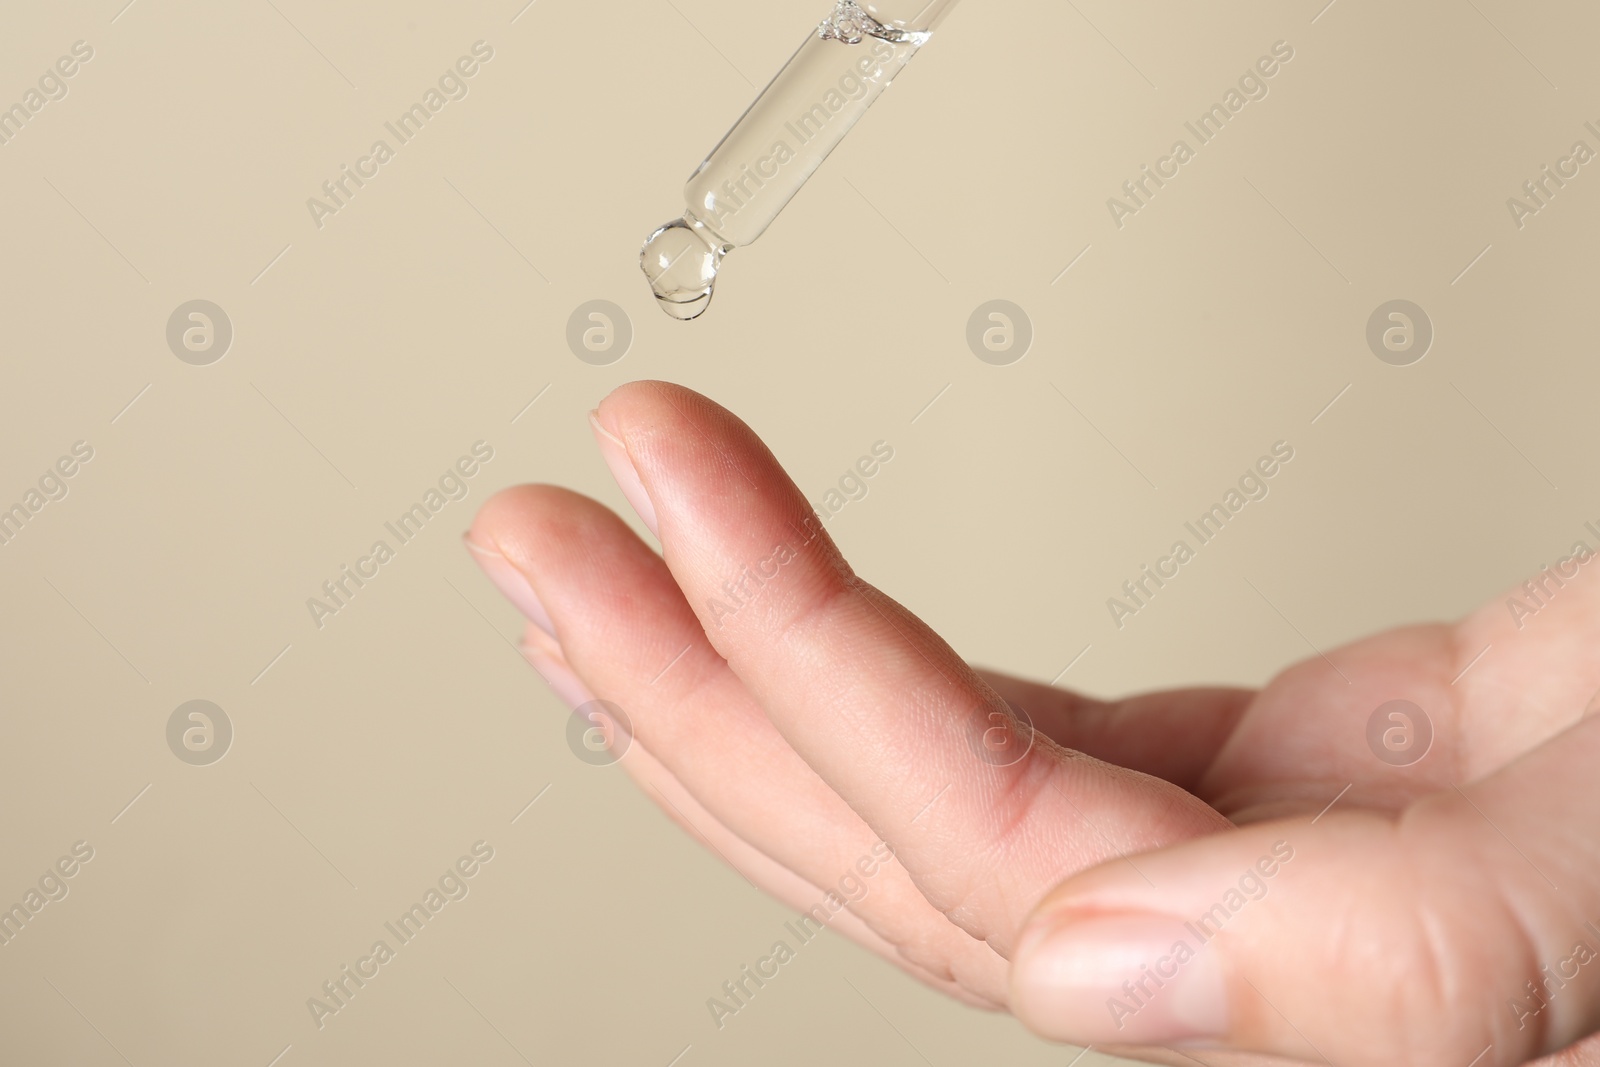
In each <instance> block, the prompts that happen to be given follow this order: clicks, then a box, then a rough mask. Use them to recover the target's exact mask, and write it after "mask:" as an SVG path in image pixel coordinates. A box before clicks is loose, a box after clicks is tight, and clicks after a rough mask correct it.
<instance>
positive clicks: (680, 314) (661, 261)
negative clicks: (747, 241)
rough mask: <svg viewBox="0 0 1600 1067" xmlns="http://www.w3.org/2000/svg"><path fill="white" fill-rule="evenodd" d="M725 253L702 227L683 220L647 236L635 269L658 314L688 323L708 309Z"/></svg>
mask: <svg viewBox="0 0 1600 1067" xmlns="http://www.w3.org/2000/svg"><path fill="white" fill-rule="evenodd" d="M727 252H728V249H727V247H726V246H724V245H722V244H721V243H720V242H717V241H716V240H714V239H713V238H712V237H711V236H710V233H709V231H707V230H706V228H705V226H704V225H702V224H701V223H699V222H698V221H696V220H694V219H691V218H689V217H687V216H685V217H684V218H681V219H675V220H673V221H672V222H669V223H667V224H666V225H665V226H663V227H661V228H660V229H659V230H657V231H656V232H655V233H653V234H651V235H650V239H649V240H648V241H646V242H645V243H644V248H643V249H642V250H641V251H640V253H639V266H640V268H641V269H642V270H643V271H644V275H645V277H646V278H648V279H649V280H650V288H651V290H652V291H653V292H654V293H655V295H656V303H657V304H659V305H660V307H661V310H662V311H664V312H666V313H667V314H668V315H670V316H671V317H672V318H675V319H677V320H679V321H680V322H688V321H689V320H690V319H697V318H699V317H700V316H701V315H703V314H705V311H706V309H707V308H708V307H710V306H711V296H712V293H713V290H715V288H716V284H717V268H718V267H720V266H721V265H722V257H723V256H724V255H726V254H727Z"/></svg>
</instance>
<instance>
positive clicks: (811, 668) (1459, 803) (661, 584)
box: [467, 382, 1600, 1067]
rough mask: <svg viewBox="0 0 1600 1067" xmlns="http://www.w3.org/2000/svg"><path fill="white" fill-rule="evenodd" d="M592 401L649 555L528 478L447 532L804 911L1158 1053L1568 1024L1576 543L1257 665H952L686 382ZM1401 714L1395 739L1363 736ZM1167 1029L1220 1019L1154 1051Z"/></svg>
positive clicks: (1301, 1052)
mask: <svg viewBox="0 0 1600 1067" xmlns="http://www.w3.org/2000/svg"><path fill="white" fill-rule="evenodd" d="M594 422H595V426H594V429H595V434H596V439H597V441H598V443H599V446H600V449H601V452H602V454H603V455H604V457H605V459H606V462H607V463H608V464H609V466H610V467H611V470H612V472H613V474H614V475H615V476H616V478H617V480H618V482H619V484H620V485H621V487H622V489H623V491H624V493H625V495H626V496H627V498H628V500H629V501H630V502H631V503H632V505H633V506H634V509H635V510H636V511H637V512H638V514H639V516H640V518H641V519H642V520H643V521H644V523H645V525H646V526H648V527H649V528H650V529H651V531H652V532H653V533H654V534H655V535H656V536H657V538H658V539H659V540H660V543H661V548H662V551H661V553H660V554H657V553H656V551H654V550H653V549H652V548H651V547H650V546H649V545H647V544H646V543H645V542H644V541H642V540H641V539H640V538H639V537H638V536H636V535H635V534H634V532H633V531H632V529H630V528H629V527H628V526H627V525H626V524H625V523H624V522H623V521H622V520H621V519H619V518H618V517H617V516H616V515H614V514H613V513H612V512H610V511H609V510H607V509H606V508H604V507H602V506H601V505H600V504H598V503H596V502H594V501H592V500H589V499H587V498H585V497H582V496H578V495H576V494H573V493H571V492H568V491H566V490H563V489H559V488H554V487H549V486H525V487H522V488H518V489H513V490H509V491H506V492H504V493H501V494H500V495H498V496H497V497H495V498H494V499H493V500H492V501H490V502H489V503H488V504H487V505H486V506H485V507H484V509H483V511H482V512H481V514H480V515H479V516H478V519H477V521H476V522H475V523H474V525H473V528H472V531H471V532H470V534H469V535H468V538H467V540H468V545H469V547H470V548H471V549H472V550H473V553H474V555H475V556H476V558H477V559H478V560H479V561H480V563H482V564H483V566H484V568H485V569H486V571H487V573H488V574H489V576H490V577H491V578H492V579H493V580H494V581H495V583H496V584H497V585H498V586H499V587H500V588H501V590H502V591H504V592H505V593H506V594H507V595H508V596H509V597H510V598H511V599H512V601H513V602H514V603H516V604H517V605H518V606H519V607H520V608H521V609H522V611H523V612H524V614H525V615H526V616H527V617H528V619H529V620H530V621H529V625H528V627H527V634H526V639H525V646H524V651H525V653H526V655H527V657H528V659H529V660H530V661H531V662H532V663H533V665H534V666H535V668H537V669H538V670H539V672H540V673H541V674H542V675H543V676H544V678H545V679H546V680H547V681H548V682H549V683H550V684H551V686H552V687H553V688H554V689H555V690H556V692H557V693H559V694H560V695H561V696H562V697H563V698H564V699H565V700H566V701H567V702H568V703H569V704H571V705H572V706H574V707H578V706H581V705H583V704H585V703H587V702H589V701H592V700H595V699H602V700H605V701H609V702H611V703H612V704H614V705H616V706H618V707H620V708H621V709H623V711H624V712H625V714H626V716H627V718H628V720H629V721H630V722H631V726H632V733H633V736H632V740H631V746H630V748H629V750H628V752H627V755H626V756H625V758H623V759H622V761H621V764H622V766H623V767H624V768H625V769H626V770H627V771H628V772H629V773H630V774H631V775H633V777H634V778H635V779H636V780H637V781H638V782H639V784H640V785H641V786H642V787H643V788H645V790H646V791H647V792H648V793H650V795H651V796H652V797H654V798H655V799H656V800H657V801H658V802H659V803H661V804H662V806H663V808H664V810H665V811H666V812H667V814H668V815H670V816H671V817H672V818H674V819H675V820H677V821H678V822H680V823H682V824H684V825H685V826H686V828H687V829H689V830H690V832H692V833H694V834H695V835H696V836H698V837H700V838H701V839H702V840H703V841H705V842H706V843H707V844H708V845H710V846H711V847H712V848H713V849H715V850H716V851H717V852H718V853H719V854H720V855H721V856H722V857H723V858H724V859H725V860H727V861H728V862H729V863H731V864H732V865H734V866H735V867H736V868H738V869H739V870H740V871H741V872H742V873H743V874H744V875H745V877H747V878H748V879H749V880H750V881H752V882H753V883H755V884H756V885H758V886H760V887H761V888H763V889H765V890H767V891H768V892H770V893H772V894H774V895H775V896H777V897H778V898H780V899H782V900H783V901H785V902H786V903H787V904H789V905H790V906H792V907H795V908H797V909H799V910H800V911H802V912H806V911H810V912H811V913H812V914H813V915H814V916H815V917H816V918H815V922H816V923H818V924H821V923H824V922H826V923H827V924H828V925H832V926H834V927H835V928H836V929H837V930H839V931H840V932H843V933H845V934H847V935H848V936H851V937H853V938H855V939H856V940H858V941H860V942H861V943H862V944H864V945H867V946H868V947H870V948H872V949H874V950H875V951H877V952H879V953H881V954H883V955H884V956H886V957H887V958H889V959H891V960H893V961H894V962H896V963H898V964H899V965H900V966H902V967H904V968H905V969H907V970H908V971H910V972H911V973H913V974H915V975H916V976H917V977H919V978H921V979H922V980H924V981H926V982H928V983H929V984H931V985H934V986H936V987H937V988H940V989H943V990H945V991H946V992H948V993H950V994H952V995H953V996H956V997H958V998H960V999H962V1000H965V1001H967V1002H968V1003H973V1004H978V1005H982V1006H986V1007H991V1008H1003V1009H1009V1010H1012V1011H1014V1012H1016V1013H1017V1014H1018V1015H1019V1016H1020V1017H1021V1018H1022V1019H1023V1021H1024V1022H1026V1023H1027V1024H1028V1025H1029V1026H1031V1027H1032V1028H1034V1029H1035V1030H1038V1031H1039V1032H1041V1033H1043V1034H1046V1035H1048V1036H1051V1037H1055V1038H1060V1039H1063V1040H1070V1041H1074V1042H1077V1043H1090V1042H1092V1043H1094V1044H1095V1045H1096V1046H1098V1047H1101V1048H1107V1049H1110V1050H1114V1051H1119V1052H1121V1053H1123V1054H1128V1055H1136V1056H1140V1057H1142V1058H1146V1059H1150V1060H1152V1061H1155V1062H1163V1063H1190V1062H1200V1063H1204V1064H1209V1065H1212V1067H1221V1065H1222V1064H1240V1065H1243V1064H1252V1063H1263V1062H1266V1061H1265V1060H1263V1059H1262V1058H1261V1057H1260V1056H1257V1055H1253V1054H1255V1053H1260V1054H1268V1055H1272V1056H1277V1057H1285V1058H1288V1059H1291V1060H1299V1061H1306V1062H1323V1061H1324V1060H1326V1061H1327V1062H1331V1063H1334V1064H1342V1065H1367V1064H1410V1065H1424V1067H1434V1065H1437V1067H1468V1065H1469V1064H1475V1067H1491V1065H1500V1067H1511V1065H1516V1064H1522V1063H1525V1062H1527V1061H1529V1060H1530V1059H1533V1058H1536V1057H1538V1056H1541V1055H1545V1054H1548V1053H1551V1052H1553V1051H1555V1050H1556V1049H1559V1048H1562V1047H1564V1046H1566V1045H1569V1044H1571V1043H1573V1042H1576V1041H1579V1040H1580V1039H1582V1038H1584V1037H1585V1036H1586V1035H1588V1034H1589V1033H1591V1032H1592V1031H1594V1030H1595V1029H1597V1028H1600V926H1589V925H1587V923H1588V922H1589V921H1590V920H1594V921H1595V922H1596V923H1597V924H1600V723H1597V722H1596V721H1595V720H1594V719H1590V718H1587V717H1586V711H1587V710H1588V709H1589V707H1590V703H1591V700H1592V698H1593V697H1594V695H1595V692H1596V689H1597V688H1600V582H1597V581H1596V580H1595V579H1594V577H1593V576H1592V575H1591V574H1590V573H1589V572H1590V570H1596V571H1600V567H1594V568H1591V567H1589V566H1588V565H1587V563H1588V561H1587V559H1585V560H1584V565H1582V566H1577V564H1576V561H1575V562H1574V564H1573V566H1574V567H1576V569H1577V574H1576V576H1575V577H1571V578H1567V579H1564V585H1563V586H1562V587H1560V588H1557V587H1556V586H1555V584H1554V583H1553V582H1549V581H1547V582H1546V583H1545V585H1546V592H1545V593H1543V594H1540V593H1537V592H1535V594H1534V595H1536V596H1538V598H1539V599H1540V601H1541V603H1542V605H1543V606H1541V607H1540V609H1539V611H1538V613H1537V615H1536V616H1534V617H1532V618H1528V617H1521V618H1514V617H1513V614H1512V613H1511V612H1510V611H1509V610H1508V609H1507V606H1506V604H1505V603H1504V602H1503V601H1500V600H1497V601H1495V602H1494V603H1492V604H1490V605H1489V606H1488V607H1486V608H1484V609H1482V610H1481V611H1480V612H1478V613H1477V614H1475V615H1473V616H1471V617H1469V618H1468V619H1466V620H1464V621H1463V622H1461V623H1459V624H1457V625H1454V626H1444V625H1440V626H1427V627H1413V628H1408V629H1404V630H1398V631H1393V632H1390V633H1387V634H1383V635H1380V636H1377V637H1373V638H1370V639H1367V640H1365V641H1362V642H1359V643H1357V644H1355V645H1352V646H1350V647H1347V648H1344V649H1340V650H1338V651H1334V652H1330V653H1329V654H1328V655H1327V657H1326V658H1322V657H1318V658H1315V659H1312V660H1309V661H1307V662H1305V663H1302V664H1300V665H1298V666H1295V667H1293V668H1291V669H1289V670H1288V671H1286V672H1285V673H1284V674H1282V675H1280V676H1279V677H1278V678H1277V679H1276V680H1274V681H1273V682H1272V683H1271V684H1270V685H1269V686H1267V687H1266V688H1265V689H1263V690H1261V691H1260V692H1250V691H1245V690H1232V689H1194V690H1185V691H1179V692H1173V693H1160V694H1152V695H1146V696H1140V697H1135V698H1132V699H1129V700H1124V701H1118V702H1111V703H1107V702H1101V701H1097V700H1091V699H1087V698H1084V697H1078V696H1074V695H1072V694H1069V693H1066V692H1062V691H1060V690H1056V689H1053V688H1051V687H1049V686H1043V685H1038V684H1035V683H1032V682H1027V681H1023V680H1020V679H1014V678H1008V677H1004V676H1000V675H995V674H989V673H984V672H978V671H975V670H973V669H972V668H971V667H969V666H968V665H967V664H966V662H965V661H963V660H962V659H961V658H960V656H958V655H957V654H956V653H955V652H954V651H953V650H952V649H951V648H950V647H949V646H948V645H946V644H945V643H944V642H943V641H941V640H940V639H939V637H938V635H937V634H935V633H933V632H932V631H931V630H929V629H928V628H927V627H926V626H925V625H923V623H921V622H920V621H919V620H918V619H917V618H916V617H915V616H913V615H912V614H911V613H910V612H908V611H907V610H906V609H904V608H903V607H901V606H900V605H899V604H897V603H895V602H894V601H893V600H891V599H889V598H888V597H887V596H885V595H884V594H883V593H881V592H879V591H878V590H877V589H875V588H873V587H872V586H871V585H869V584H867V583H866V582H864V581H862V580H861V579H860V578H858V577H856V575H855V574H854V573H853V572H852V571H851V569H850V567H849V565H848V564H847V563H846V562H845V561H844V560H843V558H842V557H841V556H840V555H839V553H838V550H837V549H836V548H835V546H834V544H833V542H832V540H831V539H830V538H829V537H828V536H827V534H826V532H825V531H823V530H822V529H821V526H820V523H819V522H818V520H817V519H816V517H815V515H814V514H813V513H812V510H811V506H810V504H809V503H808V502H807V500H806V498H805V497H804V496H803V495H802V494H801V493H800V492H799V491H798V490H797V489H796V488H795V486H794V484H793V483H792V482H791V481H790V480H789V478H788V477H787V475H786V474H785V473H784V471H783V469H782V467H780V466H779V464H778V462H777V460H776V459H774V458H773V456H772V454H771V453H770V452H769V451H768V450H767V449H766V447H765V446H764V445H763V444H762V443H761V441H760V440H759V439H758V438H757V437H756V436H755V434H754V433H752V432H751V430H750V429H749V428H748V427H746V426H745V425H744V424H743V423H741V422H739V421H738V420H737V419H736V418H735V417H734V416H732V415H731V414H729V413H728V412H727V411H725V410H723V409H722V408H720V407H718V406H717V405H715V404H713V403H711V402H710V401H708V400H706V399H705V398H704V397H701V396H699V395H698V394H695V393H693V392H690V391H689V390H686V389H683V388H680V387H677V386H672V385H666V384H662V383H654V382H648V383H636V384H633V385H629V386H625V387H624V388H622V389H620V390H618V391H617V392H616V393H614V394H612V395H611V396H610V397H608V398H607V399H606V401H605V402H604V403H603V404H602V405H601V407H600V409H599V411H598V412H597V413H596V416H595V419H594ZM1596 547H1600V546H1596ZM1330 565H1334V564H1332V562H1331V561H1330ZM1518 595H1519V596H1525V594H1523V593H1521V592H1519V594H1518ZM1530 606H1531V602H1530ZM1519 623H1520V624H1521V629H1519ZM1485 646H1489V649H1490V651H1489V653H1488V654H1486V655H1483V656H1482V658H1481V659H1475V657H1478V656H1479V654H1480V652H1482V650H1483V649H1484V648H1485ZM1391 701H1409V702H1410V703H1411V705H1413V706H1414V707H1413V708H1412V709H1409V710H1408V709H1405V708H1403V707H1401V708H1399V711H1398V712H1397V713H1398V714H1401V718H1397V719H1393V720H1390V719H1388V718H1387V717H1386V716H1387V715H1388V714H1389V711H1393V710H1395V709H1389V710H1386V712H1385V713H1384V716H1380V727H1379V728H1378V730H1377V733H1376V734H1375V735H1374V736H1375V737H1378V738H1380V739H1379V740H1378V741H1375V742H1374V743H1372V744H1369V740H1368V737H1369V720H1371V719H1372V718H1373V716H1374V713H1375V712H1376V711H1377V709H1379V708H1380V706H1382V705H1385V704H1388V703H1389V702H1391ZM1013 708H1018V709H1021V710H1022V711H1023V712H1025V715H1026V719H1028V720H1031V724H1032V725H1031V728H1030V727H1029V725H1028V724H1027V722H1026V721H1019V720H1018V719H1017V718H1016V716H1015V714H1014V712H1013V711H1012V709H1013ZM1418 709H1421V713H1422V715H1423V716H1425V718H1419V717H1418V715H1417V710H1418ZM1429 724H1431V730H1432V738H1431V747H1430V748H1429V749H1428V750H1427V753H1426V756H1425V757H1424V758H1422V759H1421V760H1420V761H1417V762H1414V763H1411V764H1410V765H1406V766H1401V765H1399V764H1400V763H1402V762H1404V760H1403V759H1401V758H1400V757H1396V756H1390V757H1389V758H1388V759H1385V758H1383V757H1384V754H1386V753H1387V752H1388V751H1389V750H1388V749H1386V748H1384V745H1383V742H1382V740H1381V736H1382V734H1383V733H1384V731H1385V730H1388V731H1391V732H1390V735H1389V741H1390V743H1391V745H1392V744H1394V743H1395V742H1396V740H1397V739H1398V740H1400V741H1404V740H1405V739H1406V737H1408V736H1409V738H1410V740H1411V743H1412V744H1416V743H1417V740H1418V738H1419V737H1420V736H1421V735H1420V734H1418V733H1415V732H1413V733H1411V734H1409V735H1407V734H1406V733H1405V731H1406V729H1407V728H1410V729H1411V730H1413V731H1416V730H1417V729H1419V728H1421V727H1423V726H1424V725H1429ZM1407 758H1409V757H1407ZM891 850H892V857H889V852H890V851H891ZM830 894H831V895H830ZM824 902H828V903H824ZM819 904H824V906H823V907H822V908H818V907H817V905H819ZM836 906H837V910H835V909H836ZM1180 945H1183V946H1186V947H1185V948H1180V947H1179V946H1180ZM1580 946H1587V952H1586V953H1585V952H1584V951H1582V950H1581V948H1580ZM1579 957H1583V959H1582V962H1578V959H1579ZM1545 968H1548V970H1546V969H1545ZM1530 982H1531V983H1533V987H1532V988H1530V987H1529V985H1528V983H1530ZM1518 1005H1521V1009H1520V1010H1519V1008H1518ZM1193 1042H1201V1043H1204V1044H1205V1045H1208V1046H1213V1047H1218V1048H1221V1049H1224V1050H1228V1051H1222V1052H1196V1053H1195V1054H1194V1055H1193V1056H1191V1055H1188V1054H1186V1053H1183V1052H1166V1051H1161V1050H1160V1048H1159V1047H1160V1046H1165V1045H1169V1044H1173V1043H1185V1044H1187V1043H1193ZM1585 1048H1588V1049H1592V1048H1593V1046H1592V1045H1590V1046H1584V1047H1582V1048H1580V1049H1579V1050H1574V1051H1575V1052H1576V1053H1578V1054H1579V1057H1580V1058H1570V1057H1569V1058H1567V1059H1563V1060H1560V1061H1559V1062H1562V1063H1571V1064H1578V1063H1600V1056H1591V1057H1590V1058H1587V1059H1585V1058H1581V1054H1582V1052H1583V1050H1584V1049H1585ZM1474 1057H1479V1058H1478V1059H1477V1060H1476V1061H1474Z"/></svg>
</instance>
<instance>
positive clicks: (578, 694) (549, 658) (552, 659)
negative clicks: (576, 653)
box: [522, 634, 594, 711]
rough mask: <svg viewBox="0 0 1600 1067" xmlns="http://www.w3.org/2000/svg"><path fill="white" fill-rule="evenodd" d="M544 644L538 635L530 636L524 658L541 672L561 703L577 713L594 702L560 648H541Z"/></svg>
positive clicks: (525, 646) (524, 646)
mask: <svg viewBox="0 0 1600 1067" xmlns="http://www.w3.org/2000/svg"><path fill="white" fill-rule="evenodd" d="M542 643H543V642H542V641H540V639H539V638H538V637H537V636H536V635H534V634H530V635H529V636H528V639H527V640H526V641H524V642H523V644H522V657H523V659H526V660H527V661H528V663H529V664H530V665H531V666H532V667H533V669H534V670H536V671H538V672H539V677H541V678H543V679H544V680H545V684H546V685H548V686H549V687H550V688H551V689H552V690H554V691H555V694H556V696H557V697H560V698H561V702H562V703H563V704H565V705H566V706H567V707H568V708H571V709H572V710H574V711H576V710H577V709H578V708H580V707H582V706H583V705H584V704H587V703H588V702H589V701H591V700H593V699H594V697H593V696H592V695H591V694H590V692H589V688H588V687H587V686H585V685H584V684H583V681H582V679H580V678H579V677H578V675H577V673H576V672H574V671H573V669H572V667H571V666H569V665H568V664H567V661H566V658H565V657H564V656H562V655H561V652H560V648H559V646H556V645H553V644H552V645H551V646H549V647H540V646H541V644H542Z"/></svg>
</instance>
